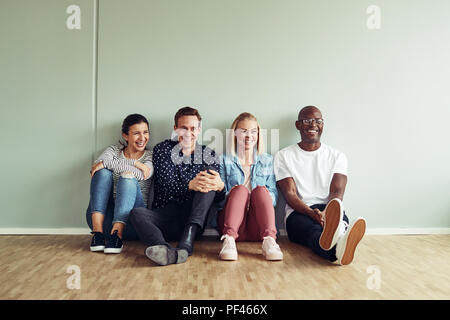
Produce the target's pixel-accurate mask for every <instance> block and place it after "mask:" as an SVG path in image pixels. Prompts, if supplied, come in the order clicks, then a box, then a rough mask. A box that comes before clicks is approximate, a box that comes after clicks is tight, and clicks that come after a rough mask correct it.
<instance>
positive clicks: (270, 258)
mask: <svg viewBox="0 0 450 320" xmlns="http://www.w3.org/2000/svg"><path fill="white" fill-rule="evenodd" d="M263 256H264V257H265V258H266V260H268V261H280V260H283V255H282V254H281V255H276V254H274V255H270V254H265V253H264V251H263Z"/></svg>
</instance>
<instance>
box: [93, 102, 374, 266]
mask: <svg viewBox="0 0 450 320" xmlns="http://www.w3.org/2000/svg"><path fill="white" fill-rule="evenodd" d="M295 126H296V128H297V130H298V131H299V133H300V136H301V141H300V142H299V143H298V144H294V145H292V146H288V147H286V148H284V149H282V150H280V151H279V152H277V153H276V154H275V156H274V157H272V156H271V155H270V154H268V153H265V152H264V150H263V141H262V137H261V128H260V126H259V124H258V121H257V120H256V118H255V116H253V115H252V114H250V113H242V114H240V115H239V116H238V117H237V118H236V119H235V120H234V122H233V124H232V126H231V131H230V132H231V135H232V138H231V139H230V142H231V146H230V148H229V150H228V152H225V153H224V154H223V155H221V156H217V155H216V153H215V151H214V150H211V149H210V148H208V147H206V146H204V145H201V144H199V143H198V142H197V138H198V135H199V134H200V131H201V116H200V114H199V112H198V111H197V110H196V109H194V108H191V107H184V108H181V109H180V110H178V112H177V113H176V114H175V118H174V130H175V132H176V137H177V139H168V140H164V141H163V142H160V143H158V144H157V145H156V146H155V147H154V148H153V152H152V151H150V150H148V149H146V146H147V143H148V141H149V124H148V121H147V119H146V118H145V117H144V116H142V115H139V114H132V115H129V116H128V117H126V118H125V120H124V121H123V124H122V137H123V138H124V140H125V143H123V144H122V145H112V146H110V147H108V148H107V149H106V150H105V151H104V152H103V153H102V154H101V155H100V157H99V158H98V159H97V160H96V161H95V162H94V164H93V165H92V168H91V177H92V180H91V185H90V201H89V206H88V209H87V211H86V218H87V222H88V225H89V227H90V228H91V230H92V234H93V237H92V241H91V246H90V250H91V251H103V252H105V253H120V252H121V251H122V248H123V242H122V240H123V239H139V240H141V241H143V242H144V243H145V245H146V250H145V255H146V256H147V257H148V258H149V259H151V260H152V261H153V262H155V263H157V264H158V265H169V264H174V263H183V262H185V261H186V260H187V259H188V256H190V255H191V254H192V252H193V245H194V240H195V238H196V237H197V236H199V235H201V234H202V233H203V231H204V228H205V227H206V219H207V218H208V217H209V212H210V210H211V208H212V207H213V204H214V205H215V207H216V208H218V212H217V221H216V222H217V229H218V231H219V234H220V235H221V240H222V241H223V243H222V249H221V251H220V253H219V258H220V259H222V260H237V259H238V254H237V249H236V241H262V254H263V255H264V257H265V258H266V259H267V260H282V259H283V253H282V251H281V249H280V247H279V245H278V244H277V242H276V238H277V229H276V226H275V209H274V207H275V206H276V203H277V199H278V191H277V185H278V188H279V189H280V190H281V192H282V194H283V196H284V197H285V199H286V208H285V211H286V215H285V225H286V232H287V234H288V238H289V240H290V241H292V242H295V243H298V244H301V245H304V246H307V247H309V248H311V249H312V250H313V251H314V252H315V253H316V254H318V255H319V256H321V257H323V258H325V259H327V260H329V261H331V262H337V263H338V264H341V265H347V264H349V263H351V262H352V261H353V257H354V253H355V250H356V247H357V245H358V243H359V242H360V240H361V239H362V237H363V236H364V233H365V229H366V222H365V220H364V219H363V218H361V217H358V218H356V219H355V220H354V221H353V222H352V224H350V225H349V219H348V217H347V216H346V215H345V213H344V210H343V204H342V200H343V196H344V191H345V187H346V184H347V158H346V156H345V155H344V154H343V153H342V152H340V151H338V150H336V149H334V148H332V147H330V146H328V145H326V144H324V143H322V142H321V141H320V137H321V134H322V131H323V127H324V121H323V118H322V114H321V112H320V110H319V109H318V108H316V107H314V106H307V107H304V108H303V109H301V110H300V112H299V114H298V119H297V121H296V122H295ZM152 176H153V190H154V197H153V201H152V203H151V204H150V203H148V198H149V192H150V188H151V186H150V185H151V183H150V181H151V180H149V178H150V177H152ZM174 241H178V245H177V246H176V247H173V246H172V245H171V244H170V243H169V242H174Z"/></svg>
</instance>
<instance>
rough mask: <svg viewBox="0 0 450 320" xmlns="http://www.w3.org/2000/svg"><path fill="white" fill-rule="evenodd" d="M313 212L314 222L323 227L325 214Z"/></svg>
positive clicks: (318, 211) (317, 210) (317, 211)
mask: <svg viewBox="0 0 450 320" xmlns="http://www.w3.org/2000/svg"><path fill="white" fill-rule="evenodd" d="M313 211H314V215H313V216H312V218H313V219H314V220H316V221H317V222H318V223H320V225H321V226H322V227H323V225H324V223H325V213H324V212H323V211H320V210H319V209H317V208H316V209H313Z"/></svg>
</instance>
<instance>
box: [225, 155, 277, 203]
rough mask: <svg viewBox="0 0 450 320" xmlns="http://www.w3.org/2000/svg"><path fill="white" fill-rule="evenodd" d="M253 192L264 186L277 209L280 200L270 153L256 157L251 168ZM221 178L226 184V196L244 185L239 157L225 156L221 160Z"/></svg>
mask: <svg viewBox="0 0 450 320" xmlns="http://www.w3.org/2000/svg"><path fill="white" fill-rule="evenodd" d="M250 174H251V178H250V181H251V187H252V190H253V189H255V188H256V187H257V186H264V187H266V188H267V190H268V191H269V193H270V196H271V197H272V204H273V206H274V207H275V206H276V204H277V199H278V191H277V186H276V180H275V174H274V172H273V159H272V156H271V155H270V154H268V153H263V154H260V155H257V154H255V155H254V161H253V164H252V165H251V168H250ZM220 177H221V179H222V181H223V182H224V184H225V191H226V195H227V196H228V193H229V192H230V190H231V188H233V187H234V186H236V185H240V184H244V180H245V176H244V170H243V169H242V167H241V164H240V163H239V159H238V157H237V156H233V155H230V154H223V155H222V156H221V159H220Z"/></svg>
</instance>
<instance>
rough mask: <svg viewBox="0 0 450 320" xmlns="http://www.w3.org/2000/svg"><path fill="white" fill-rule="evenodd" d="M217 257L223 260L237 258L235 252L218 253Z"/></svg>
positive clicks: (234, 259)
mask: <svg viewBox="0 0 450 320" xmlns="http://www.w3.org/2000/svg"><path fill="white" fill-rule="evenodd" d="M219 258H220V260H224V261H236V260H237V259H238V256H237V254H236V255H234V254H223V255H221V254H219Z"/></svg>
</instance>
